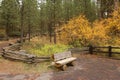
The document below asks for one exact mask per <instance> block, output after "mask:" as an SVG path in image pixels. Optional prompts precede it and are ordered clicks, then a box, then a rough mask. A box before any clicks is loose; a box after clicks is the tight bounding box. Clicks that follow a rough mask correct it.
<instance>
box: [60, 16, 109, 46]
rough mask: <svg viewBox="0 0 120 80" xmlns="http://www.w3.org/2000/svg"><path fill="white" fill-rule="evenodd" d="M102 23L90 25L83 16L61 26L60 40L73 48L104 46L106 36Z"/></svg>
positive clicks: (96, 22) (97, 22)
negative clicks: (79, 46)
mask: <svg viewBox="0 0 120 80" xmlns="http://www.w3.org/2000/svg"><path fill="white" fill-rule="evenodd" d="M104 22H105V21H104V20H103V21H95V22H94V23H93V24H91V23H90V22H89V21H88V20H87V19H86V18H85V16H83V15H80V16H79V17H76V18H73V19H71V20H70V21H69V22H68V23H67V24H64V25H62V26H61V29H60V30H61V33H60V34H61V40H62V41H63V42H64V43H67V44H72V45H74V46H78V45H81V46H88V45H104V44H106V43H107V40H108V38H109V37H108V36H107V35H106V28H105V27H104V25H103V24H104Z"/></svg>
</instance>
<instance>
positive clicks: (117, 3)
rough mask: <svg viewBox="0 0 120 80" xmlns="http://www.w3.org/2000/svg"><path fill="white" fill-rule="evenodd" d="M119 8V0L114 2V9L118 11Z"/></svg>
mask: <svg viewBox="0 0 120 80" xmlns="http://www.w3.org/2000/svg"><path fill="white" fill-rule="evenodd" d="M118 8H119V0H114V9H115V10H118Z"/></svg>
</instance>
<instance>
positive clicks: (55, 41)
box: [53, 0, 57, 44]
mask: <svg viewBox="0 0 120 80" xmlns="http://www.w3.org/2000/svg"><path fill="white" fill-rule="evenodd" d="M53 3H54V14H53V18H54V22H53V23H54V25H53V28H54V43H55V44H56V43H57V40H56V32H55V29H56V28H55V27H56V26H55V24H56V19H55V0H54V1H53Z"/></svg>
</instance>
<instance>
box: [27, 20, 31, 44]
mask: <svg viewBox="0 0 120 80" xmlns="http://www.w3.org/2000/svg"><path fill="white" fill-rule="evenodd" d="M30 39H31V25H30V20H29V23H28V40H29V42H30Z"/></svg>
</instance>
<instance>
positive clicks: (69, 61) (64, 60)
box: [52, 51, 76, 70]
mask: <svg viewBox="0 0 120 80" xmlns="http://www.w3.org/2000/svg"><path fill="white" fill-rule="evenodd" d="M53 60H54V61H53V62H52V65H54V66H55V67H57V68H60V69H62V70H66V68H67V66H68V65H72V66H73V65H74V61H75V60H76V58H75V57H72V54H71V51H67V52H62V53H57V54H54V55H53Z"/></svg>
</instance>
